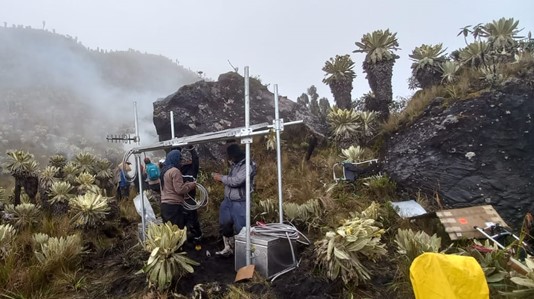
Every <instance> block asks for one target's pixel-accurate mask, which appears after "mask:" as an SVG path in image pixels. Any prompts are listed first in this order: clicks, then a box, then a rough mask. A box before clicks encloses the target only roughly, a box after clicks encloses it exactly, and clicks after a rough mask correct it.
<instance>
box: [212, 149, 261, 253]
mask: <svg viewBox="0 0 534 299" xmlns="http://www.w3.org/2000/svg"><path fill="white" fill-rule="evenodd" d="M226 153H227V155H228V161H229V162H230V163H231V164H232V166H231V168H230V172H229V173H228V175H222V174H220V173H212V177H213V179H214V180H215V181H219V182H221V183H223V185H224V199H223V201H222V203H221V207H220V208H219V225H220V231H221V234H222V235H223V242H224V249H223V250H221V251H217V252H216V253H215V254H217V255H222V256H228V255H232V254H233V249H232V247H233V244H234V235H236V234H239V232H240V231H241V229H243V227H245V225H246V185H245V184H246V177H247V174H246V163H245V162H246V159H245V152H244V151H243V150H242V149H241V147H240V146H239V145H238V144H235V143H233V144H230V145H229V146H228V147H227V148H226ZM250 164H251V165H250V184H251V187H253V185H254V176H255V175H256V163H255V162H254V161H251V163H250ZM250 191H251V192H252V191H253V190H252V188H251V190H250Z"/></svg>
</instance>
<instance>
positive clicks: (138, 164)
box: [134, 102, 146, 242]
mask: <svg viewBox="0 0 534 299" xmlns="http://www.w3.org/2000/svg"><path fill="white" fill-rule="evenodd" d="M134 117H135V136H136V140H137V145H141V140H140V138H139V120H138V118H137V102H134ZM135 164H136V165H135V166H136V168H137V179H138V180H139V194H140V195H141V211H142V213H141V225H142V226H143V230H142V231H143V233H142V238H143V242H145V240H146V232H145V229H146V226H145V225H146V224H145V214H146V212H145V199H144V198H143V196H144V195H143V173H142V171H141V156H140V155H139V154H137V155H135Z"/></svg>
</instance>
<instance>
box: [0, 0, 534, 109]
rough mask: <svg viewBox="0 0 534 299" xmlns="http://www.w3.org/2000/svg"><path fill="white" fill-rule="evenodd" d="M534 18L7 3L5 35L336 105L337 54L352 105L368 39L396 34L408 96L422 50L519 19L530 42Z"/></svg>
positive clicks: (375, 5)
mask: <svg viewBox="0 0 534 299" xmlns="http://www.w3.org/2000/svg"><path fill="white" fill-rule="evenodd" d="M533 12H534V1H532V0H507V1H502V0H501V1H496V0H449V1H434V0H387V1H386V0H382V1H381V0H374V1H357V0H350V1H349V0H343V1H341V0H339V1H335V0H331V1H326V0H323V1H318V0H269V1H267V0H264V1H255V0H239V1H233V0H204V1H177V0H152V1H140V0H113V1H109V0H106V1H104V0H91V1H72V0H31V1H30V0H19V1H14V0H13V1H7V0H0V24H1V25H2V26H3V23H4V22H7V24H8V26H11V24H20V25H25V26H31V27H32V28H42V27H43V21H45V22H46V23H45V26H46V28H47V29H48V30H52V29H55V31H56V33H60V34H68V35H71V36H75V37H78V40H79V41H81V42H82V43H83V44H84V45H85V46H87V47H89V48H92V49H96V48H97V47H99V48H101V49H107V50H127V49H129V48H132V49H135V50H139V51H141V52H145V51H146V52H148V53H153V54H162V55H164V56H167V57H169V58H171V59H172V60H175V59H176V60H178V61H179V63H180V64H181V65H183V66H185V67H186V68H191V69H192V70H194V71H202V72H204V74H205V76H206V77H207V78H211V79H217V77H218V75H219V74H221V73H225V72H228V71H231V70H232V68H231V67H230V65H229V63H228V60H230V62H231V63H232V64H233V65H234V66H236V67H239V72H240V73H241V74H242V71H243V67H244V66H246V65H248V66H249V67H250V74H251V75H253V76H259V77H260V78H261V80H262V82H263V83H264V84H271V85H270V89H271V91H272V88H271V87H272V85H273V84H278V88H279V93H280V94H281V95H285V96H288V97H289V98H290V99H292V100H296V98H297V97H298V96H299V95H300V94H301V93H302V92H305V91H306V89H307V88H308V87H309V86H310V85H315V86H317V88H318V93H319V95H320V96H321V97H323V96H326V97H328V98H329V99H330V100H333V97H332V95H331V93H330V90H329V88H328V87H327V86H326V85H324V84H323V83H322V82H321V80H322V79H323V77H324V73H323V71H322V70H321V68H322V67H323V65H324V63H325V61H326V60H328V59H329V58H330V57H334V56H335V55H336V54H349V53H351V56H352V59H353V60H354V61H355V62H356V67H355V70H356V73H357V76H358V77H357V78H356V80H355V81H354V90H353V93H352V96H353V98H357V97H359V96H361V95H362V94H363V93H365V92H367V91H369V86H368V84H367V80H365V74H363V73H362V67H361V62H362V59H363V57H364V54H358V53H352V51H353V50H354V49H356V46H355V45H354V42H355V41H359V40H360V39H361V37H362V35H363V34H365V33H368V32H371V31H374V30H376V29H387V28H389V29H390V30H391V31H393V32H397V33H398V34H397V37H398V40H399V44H400V47H401V49H402V50H401V51H399V52H398V53H397V54H398V55H400V56H401V58H400V59H399V60H398V61H397V63H396V65H395V68H394V73H393V93H394V97H398V96H403V97H405V96H409V95H410V94H411V93H412V91H410V90H409V89H408V87H407V86H408V84H407V79H408V78H409V76H410V64H411V62H410V60H409V58H408V54H410V53H411V51H412V50H413V49H414V48H415V47H416V46H419V45H421V44H422V43H426V44H436V43H443V44H444V46H445V47H447V48H448V51H447V52H448V53H450V51H452V50H455V49H457V48H459V47H462V46H465V43H464V40H463V38H462V37H458V36H456V35H457V34H458V32H459V28H461V27H463V26H465V25H470V24H471V25H476V24H478V23H487V22H490V21H492V20H495V19H499V18H501V17H507V18H509V17H513V18H515V19H518V20H519V21H520V27H522V28H525V29H524V30H523V32H522V33H523V35H526V34H527V33H528V31H529V30H530V31H534V18H533V17H532V15H533ZM162 96H166V95H162Z"/></svg>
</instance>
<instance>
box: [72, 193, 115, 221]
mask: <svg viewBox="0 0 534 299" xmlns="http://www.w3.org/2000/svg"><path fill="white" fill-rule="evenodd" d="M70 209H71V212H72V213H73V214H74V216H73V217H72V219H71V220H72V222H73V223H74V225H75V226H77V227H82V228H84V229H89V228H94V227H97V226H98V225H99V224H101V223H102V222H103V221H104V220H105V218H106V215H107V214H108V213H109V210H110V207H109V205H108V199H107V198H106V197H103V196H102V195H100V194H95V193H86V194H84V195H78V196H76V197H74V198H73V199H72V200H71V201H70Z"/></svg>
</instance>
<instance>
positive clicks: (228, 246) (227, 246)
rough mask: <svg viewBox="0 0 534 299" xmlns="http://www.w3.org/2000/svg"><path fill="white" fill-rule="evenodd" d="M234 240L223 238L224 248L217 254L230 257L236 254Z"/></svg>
mask: <svg viewBox="0 0 534 299" xmlns="http://www.w3.org/2000/svg"><path fill="white" fill-rule="evenodd" d="M233 239H234V238H233V237H231V238H229V237H223V243H224V248H223V250H221V251H217V252H215V254H216V255H219V256H230V255H232V254H234V250H233V249H232V248H233V245H234V244H233V242H232V241H233Z"/></svg>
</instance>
